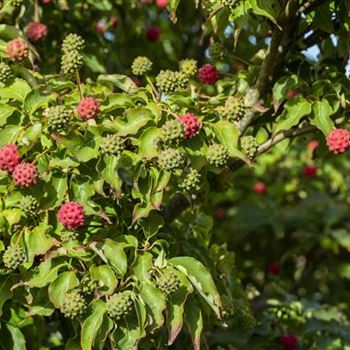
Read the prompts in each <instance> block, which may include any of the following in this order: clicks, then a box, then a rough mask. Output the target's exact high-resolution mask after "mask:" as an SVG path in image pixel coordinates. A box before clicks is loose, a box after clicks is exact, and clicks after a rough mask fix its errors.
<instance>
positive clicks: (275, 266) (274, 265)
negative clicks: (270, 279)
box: [266, 261, 281, 275]
mask: <svg viewBox="0 0 350 350" xmlns="http://www.w3.org/2000/svg"><path fill="white" fill-rule="evenodd" d="M266 271H267V272H268V273H270V274H271V275H278V274H279V273H280V272H281V265H280V263H279V262H278V261H273V262H271V263H270V264H268V265H267V268H266Z"/></svg>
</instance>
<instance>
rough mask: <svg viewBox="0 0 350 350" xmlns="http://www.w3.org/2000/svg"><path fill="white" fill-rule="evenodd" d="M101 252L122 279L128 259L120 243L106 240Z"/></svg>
mask: <svg viewBox="0 0 350 350" xmlns="http://www.w3.org/2000/svg"><path fill="white" fill-rule="evenodd" d="M102 250H103V253H104V256H105V257H106V258H107V260H108V262H109V263H110V264H111V265H112V266H113V267H114V268H115V269H116V270H117V272H118V275H119V276H120V277H123V276H124V275H125V273H126V271H127V268H128V259H127V257H126V254H125V252H124V249H123V247H122V245H121V244H120V243H117V242H115V241H112V240H111V239H106V240H105V241H104V243H103V246H102Z"/></svg>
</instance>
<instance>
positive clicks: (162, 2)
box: [156, 0, 168, 9]
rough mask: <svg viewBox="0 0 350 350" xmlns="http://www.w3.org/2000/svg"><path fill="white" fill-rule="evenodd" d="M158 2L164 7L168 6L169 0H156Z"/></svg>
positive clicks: (159, 5)
mask: <svg viewBox="0 0 350 350" xmlns="http://www.w3.org/2000/svg"><path fill="white" fill-rule="evenodd" d="M156 4H157V6H158V7H160V8H162V9H164V8H166V7H167V6H168V0H156Z"/></svg>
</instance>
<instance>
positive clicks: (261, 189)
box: [253, 182, 266, 194]
mask: <svg viewBox="0 0 350 350" xmlns="http://www.w3.org/2000/svg"><path fill="white" fill-rule="evenodd" d="M253 190H254V192H255V193H257V194H265V193H266V185H265V184H264V183H263V182H257V183H255V184H254V187H253Z"/></svg>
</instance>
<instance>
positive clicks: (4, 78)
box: [0, 62, 13, 84]
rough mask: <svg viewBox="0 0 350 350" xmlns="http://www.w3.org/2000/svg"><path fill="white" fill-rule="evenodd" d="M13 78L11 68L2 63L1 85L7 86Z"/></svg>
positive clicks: (0, 71)
mask: <svg viewBox="0 0 350 350" xmlns="http://www.w3.org/2000/svg"><path fill="white" fill-rule="evenodd" d="M12 78H13V73H12V69H11V67H10V66H9V65H8V64H6V63H4V62H0V83H3V84H6V83H7V82H8V81H9V80H10V79H12Z"/></svg>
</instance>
